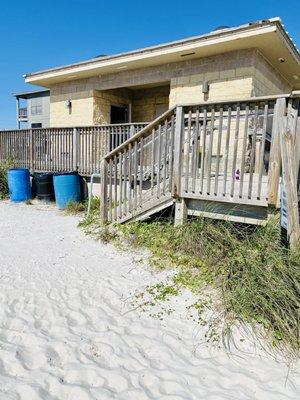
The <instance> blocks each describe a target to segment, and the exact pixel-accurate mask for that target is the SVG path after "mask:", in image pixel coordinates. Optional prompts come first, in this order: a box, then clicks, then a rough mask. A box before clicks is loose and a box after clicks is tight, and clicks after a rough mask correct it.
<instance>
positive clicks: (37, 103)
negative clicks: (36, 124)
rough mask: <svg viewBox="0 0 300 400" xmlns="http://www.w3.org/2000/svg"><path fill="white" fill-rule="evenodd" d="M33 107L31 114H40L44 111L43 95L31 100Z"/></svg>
mask: <svg viewBox="0 0 300 400" xmlns="http://www.w3.org/2000/svg"><path fill="white" fill-rule="evenodd" d="M30 103H31V107H30V112H31V115H40V114H42V113H43V106H42V98H41V97H34V98H32V99H31V100H30Z"/></svg>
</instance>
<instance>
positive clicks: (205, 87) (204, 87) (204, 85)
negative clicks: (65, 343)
mask: <svg viewBox="0 0 300 400" xmlns="http://www.w3.org/2000/svg"><path fill="white" fill-rule="evenodd" d="M208 92H209V83H208V81H204V82H203V83H202V93H208Z"/></svg>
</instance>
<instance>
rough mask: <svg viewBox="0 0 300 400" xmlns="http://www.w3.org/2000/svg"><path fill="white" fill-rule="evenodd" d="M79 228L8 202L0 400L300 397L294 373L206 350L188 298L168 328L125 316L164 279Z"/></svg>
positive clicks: (0, 240)
mask: <svg viewBox="0 0 300 400" xmlns="http://www.w3.org/2000/svg"><path fill="white" fill-rule="evenodd" d="M77 222H78V219H77V218H75V217H66V216H62V215H61V214H59V213H58V212H57V211H56V210H53V209H52V210H51V209H49V208H48V209H47V207H42V206H36V205H35V206H27V205H14V204H9V203H3V202H2V203H1V204H0V254H1V266H0V299H1V308H0V400H9V399H24V400H36V399H45V400H50V399H51V400H54V399H56V400H66V399H68V400H71V399H72V400H87V399H98V400H105V399H120V400H123V399H124V400H125V399H128V400H129V399H130V400H143V399H166V400H167V399H168V400H175V399H176V400H177V399H178V400H179V399H188V400H190V399H197V400H198V399H206V400H213V399H214V400H222V399H230V400H234V399H236V400H243V399H261V400H272V399H274V400H280V399H299V398H300V388H299V382H300V374H299V370H298V371H297V370H296V368H295V367H293V369H292V370H291V371H290V372H289V376H288V378H287V379H286V376H287V374H288V368H287V367H286V366H285V365H284V364H280V363H278V362H276V361H275V360H274V359H273V358H272V357H269V356H266V355H259V354H258V351H257V352H256V353H253V352H251V353H247V352H244V353H241V352H235V355H232V356H231V357H228V356H227V354H226V352H225V351H224V350H221V349H219V350H216V349H212V348H210V347H209V346H207V345H206V344H205V343H203V332H202V331H201V328H199V326H198V325H197V324H196V323H193V322H191V321H189V320H187V316H186V314H187V313H186V308H185V307H186V304H187V302H186V301H185V300H189V296H188V295H187V294H186V295H185V296H181V297H180V298H179V299H177V300H178V301H177V302H176V303H175V304H176V311H175V312H174V313H173V314H171V315H170V316H168V317H166V318H165V319H164V320H163V321H159V320H157V319H154V318H150V317H149V316H147V315H145V314H143V313H141V312H140V311H137V310H136V311H135V310H133V311H130V312H128V311H129V310H130V308H131V306H130V303H129V301H128V300H126V299H128V298H129V297H130V293H131V292H133V291H135V290H137V289H142V288H143V287H144V286H146V285H147V284H149V283H154V282H156V281H157V276H155V275H154V274H152V273H151V269H150V268H149V267H147V266H142V265H140V264H135V263H133V261H132V256H131V255H130V254H127V255H126V254H121V253H120V252H118V251H117V250H115V249H114V248H113V247H112V246H111V245H103V244H100V243H99V242H96V241H94V240H93V239H91V238H88V237H85V236H84V235H83V233H82V232H81V231H80V230H79V229H77V228H76V225H77ZM190 300H191V299H190ZM249 346H250V345H249Z"/></svg>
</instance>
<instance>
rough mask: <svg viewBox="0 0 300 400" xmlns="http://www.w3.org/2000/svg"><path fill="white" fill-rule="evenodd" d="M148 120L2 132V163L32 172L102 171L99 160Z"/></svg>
mask: <svg viewBox="0 0 300 400" xmlns="http://www.w3.org/2000/svg"><path fill="white" fill-rule="evenodd" d="M145 125H147V123H134V124H122V125H100V126H91V127H75V128H44V129H42V128H41V129H40V128H37V129H23V130H9V131H0V162H1V161H2V162H3V161H7V160H12V161H13V163H14V164H15V165H16V166H17V167H26V168H30V170H31V171H32V172H33V171H53V172H59V171H73V170H76V171H78V172H79V173H81V174H83V175H90V174H92V173H93V172H99V169H100V160H101V158H102V157H104V155H105V154H107V153H108V152H109V151H110V150H112V149H114V148H115V147H117V146H119V145H120V144H121V143H123V142H124V141H126V140H127V139H128V138H130V137H131V136H133V135H134V134H135V133H136V132H138V131H139V130H141V129H142V128H143V127H144V126H145Z"/></svg>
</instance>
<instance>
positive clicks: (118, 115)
mask: <svg viewBox="0 0 300 400" xmlns="http://www.w3.org/2000/svg"><path fill="white" fill-rule="evenodd" d="M128 121H129V113H128V106H121V105H111V106H110V123H111V124H126V123H127V122H128Z"/></svg>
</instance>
